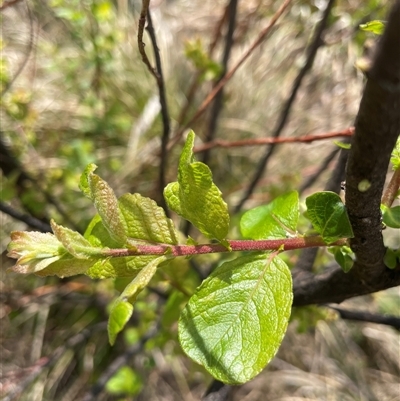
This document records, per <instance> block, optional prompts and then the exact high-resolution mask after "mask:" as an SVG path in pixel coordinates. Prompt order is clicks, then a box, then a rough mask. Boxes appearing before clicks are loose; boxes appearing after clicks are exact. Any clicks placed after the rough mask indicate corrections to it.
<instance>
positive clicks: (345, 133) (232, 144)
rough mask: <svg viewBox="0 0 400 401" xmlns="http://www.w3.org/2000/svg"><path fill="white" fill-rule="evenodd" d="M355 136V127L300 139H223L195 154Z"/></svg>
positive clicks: (213, 142)
mask: <svg viewBox="0 0 400 401" xmlns="http://www.w3.org/2000/svg"><path fill="white" fill-rule="evenodd" d="M353 134H354V127H350V128H346V129H344V130H342V131H333V132H327V133H325V134H307V135H304V136H299V137H285V138H280V137H278V138H272V137H268V138H251V139H243V140H240V141H225V140H223V139H217V140H215V141H212V142H207V143H204V144H203V145H200V146H197V147H196V148H195V149H194V152H195V153H200V152H204V151H206V150H208V149H211V148H236V147H244V146H256V145H271V144H280V143H297V142H304V143H309V142H313V141H321V140H324V139H331V138H338V137H350V136H352V135H353Z"/></svg>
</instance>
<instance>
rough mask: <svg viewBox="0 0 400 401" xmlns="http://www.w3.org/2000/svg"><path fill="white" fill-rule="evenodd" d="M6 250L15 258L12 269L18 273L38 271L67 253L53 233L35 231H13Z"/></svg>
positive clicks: (9, 255)
mask: <svg viewBox="0 0 400 401" xmlns="http://www.w3.org/2000/svg"><path fill="white" fill-rule="evenodd" d="M7 250H8V254H7V256H8V257H10V258H13V259H17V261H16V263H15V266H13V267H12V270H14V271H16V272H18V273H38V272H39V271H41V270H43V269H45V268H46V267H47V266H49V265H51V264H52V263H54V262H56V261H57V260H59V259H61V258H62V257H63V255H65V254H67V250H66V249H65V248H64V247H63V245H62V243H61V242H60V241H59V240H58V239H57V238H56V237H55V236H54V235H53V234H50V233H40V232H36V231H29V232H28V231H13V232H12V233H11V242H10V243H9V244H8V247H7Z"/></svg>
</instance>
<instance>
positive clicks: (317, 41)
mask: <svg viewBox="0 0 400 401" xmlns="http://www.w3.org/2000/svg"><path fill="white" fill-rule="evenodd" d="M334 2H335V0H329V2H328V4H327V6H326V9H325V11H324V13H323V16H322V19H321V21H320V23H319V25H318V27H317V29H316V31H315V36H314V39H313V40H312V42H311V45H310V46H309V48H308V50H307V59H306V62H305V64H304V66H303V67H302V68H301V70H300V71H299V74H298V75H297V77H296V79H295V80H294V82H293V86H292V91H291V94H290V96H289V98H288V99H287V101H286V103H285V105H284V107H283V109H282V111H281V114H280V116H279V119H278V121H277V125H276V128H275V129H274V131H273V133H272V135H271V136H272V138H278V137H279V136H280V134H281V132H282V131H283V128H284V127H285V125H286V122H287V119H288V117H289V114H290V111H291V108H292V105H293V103H294V101H295V99H296V95H297V92H298V90H299V88H300V86H301V83H302V82H303V79H304V77H305V76H306V74H307V73H308V72H309V71H310V70H311V68H312V66H313V64H314V60H315V56H316V54H317V51H318V49H319V48H320V47H321V45H323V43H324V42H323V40H322V34H323V32H324V30H325V29H326V26H327V25H328V17H329V14H330V12H331V9H332V7H333V4H334ZM274 150H275V145H271V146H270V148H269V149H268V151H267V152H266V154H265V155H264V157H263V158H262V159H261V161H260V163H259V164H258V167H257V170H256V172H255V174H254V176H253V179H252V180H251V182H250V184H249V186H248V188H247V190H246V191H245V193H244V195H243V197H242V199H241V200H240V201H239V203H238V204H237V205H236V207H235V212H239V211H240V209H241V208H242V206H243V205H244V203H245V202H246V200H247V199H248V198H249V197H250V196H251V194H252V193H253V191H254V189H255V188H256V186H257V184H258V182H259V180H260V179H261V177H262V175H263V174H264V171H265V169H266V167H267V164H268V161H269V160H270V157H271V156H272V154H273V152H274Z"/></svg>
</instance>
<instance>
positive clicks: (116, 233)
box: [79, 164, 127, 245]
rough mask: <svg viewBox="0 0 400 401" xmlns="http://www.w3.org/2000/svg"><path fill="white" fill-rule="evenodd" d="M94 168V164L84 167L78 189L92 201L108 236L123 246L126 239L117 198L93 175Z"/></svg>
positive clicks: (103, 182)
mask: <svg viewBox="0 0 400 401" xmlns="http://www.w3.org/2000/svg"><path fill="white" fill-rule="evenodd" d="M96 167H97V166H96V165H95V164H89V165H88V166H87V167H86V169H85V171H84V173H83V174H82V176H81V179H80V185H79V186H80V189H81V190H82V192H83V193H84V194H85V195H86V196H87V197H88V198H89V199H91V200H92V201H93V203H94V206H95V207H96V209H97V212H98V213H99V215H100V217H101V219H102V221H103V224H104V227H106V229H107V231H108V232H109V233H110V236H111V237H112V238H113V239H114V240H115V241H116V242H117V243H118V244H119V245H124V244H125V243H126V238H127V237H126V232H125V224H123V220H122V216H121V212H120V210H119V208H118V201H117V198H116V196H115V194H114V191H113V190H112V189H111V188H110V186H109V185H108V184H107V183H106V182H105V181H104V180H102V179H101V178H100V177H99V176H98V175H96V174H94V173H93V171H94V170H95V169H96Z"/></svg>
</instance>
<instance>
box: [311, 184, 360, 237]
mask: <svg viewBox="0 0 400 401" xmlns="http://www.w3.org/2000/svg"><path fill="white" fill-rule="evenodd" d="M306 205H307V218H308V219H309V220H310V221H311V223H312V225H313V227H314V229H315V230H316V231H317V232H318V233H319V234H320V235H321V236H322V238H323V240H324V241H325V242H326V243H327V244H331V243H332V242H335V241H337V240H338V239H340V238H352V237H353V236H354V235H353V230H352V228H351V225H350V221H349V218H348V216H347V212H346V207H345V205H344V204H343V202H342V200H341V199H340V196H339V195H338V194H336V193H334V192H328V191H326V192H316V193H315V194H313V195H311V196H309V197H308V198H307V199H306Z"/></svg>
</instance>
